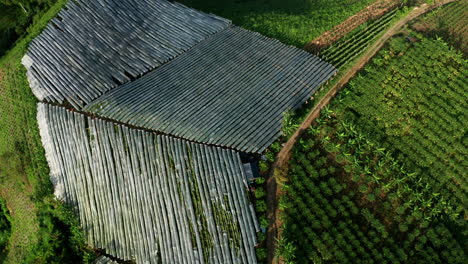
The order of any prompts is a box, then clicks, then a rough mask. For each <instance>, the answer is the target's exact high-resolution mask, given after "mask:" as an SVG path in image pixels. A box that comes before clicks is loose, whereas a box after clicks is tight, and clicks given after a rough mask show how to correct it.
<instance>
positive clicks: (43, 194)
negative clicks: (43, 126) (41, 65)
mask: <svg viewBox="0 0 468 264" xmlns="http://www.w3.org/2000/svg"><path fill="white" fill-rule="evenodd" d="M65 3H66V1H64V0H61V1H58V2H57V3H56V4H54V5H53V6H52V8H51V9H50V10H49V11H47V12H45V13H44V15H43V16H42V17H41V18H40V19H38V20H37V22H36V23H35V24H33V25H32V26H31V27H29V28H28V29H27V32H28V33H27V35H26V36H24V37H23V38H22V39H20V40H18V41H17V43H16V45H15V46H14V47H13V48H12V49H11V50H10V51H8V52H7V53H6V55H5V56H4V57H2V58H1V59H0V168H1V170H0V179H1V180H0V195H1V196H2V198H4V199H5V203H6V206H7V207H8V209H9V211H10V213H11V238H10V240H9V242H8V246H7V250H8V254H7V255H6V257H5V263H76V262H81V261H80V260H84V261H87V260H88V259H90V258H91V257H90V255H91V254H90V253H89V252H88V251H87V250H86V248H85V246H84V242H85V239H84V235H83V233H82V231H81V230H80V228H79V223H78V220H77V218H76V217H75V215H74V214H73V213H72V211H71V210H70V208H68V207H67V206H65V205H63V204H62V203H61V202H59V201H56V200H55V199H54V196H53V187H52V184H51V183H50V181H49V169H48V165H47V162H46V159H45V153H44V150H43V148H42V144H41V140H40V136H39V131H38V126H37V122H36V103H37V101H36V98H35V97H34V95H33V94H32V92H31V91H30V88H29V84H28V82H27V79H26V69H25V68H24V67H23V66H22V65H21V58H22V57H23V55H24V54H25V52H26V50H27V46H28V44H29V42H30V41H31V40H32V39H33V38H34V37H36V36H37V35H38V34H39V33H40V32H41V30H42V29H43V28H44V27H45V26H46V24H47V22H48V21H49V20H50V19H51V18H52V17H54V16H55V14H56V13H57V12H58V11H59V10H60V9H61V7H62V6H63V5H64V4H65Z"/></svg>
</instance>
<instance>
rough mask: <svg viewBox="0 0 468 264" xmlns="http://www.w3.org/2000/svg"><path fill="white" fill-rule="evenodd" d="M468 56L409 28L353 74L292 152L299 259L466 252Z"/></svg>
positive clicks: (293, 229) (291, 251)
mask: <svg viewBox="0 0 468 264" xmlns="http://www.w3.org/2000/svg"><path fill="white" fill-rule="evenodd" d="M466 66H467V65H466V61H464V60H463V59H462V55H461V54H460V53H459V52H457V51H455V50H453V49H452V48H450V47H449V46H448V45H447V44H445V43H444V42H443V41H442V40H433V39H425V38H422V37H420V38H419V39H418V42H416V43H411V42H407V41H406V40H405V38H403V37H400V38H395V39H393V40H392V41H391V42H390V44H389V46H388V48H386V49H384V50H382V51H381V52H380V53H379V54H378V56H377V57H376V58H374V59H373V61H372V63H371V64H370V65H369V66H367V67H366V68H365V70H364V71H363V72H362V73H361V74H359V75H358V76H357V77H356V78H355V79H354V80H353V81H351V82H350V84H349V85H348V86H347V87H346V88H345V89H344V91H343V92H342V93H341V95H340V96H339V97H338V98H337V99H336V100H334V102H333V104H332V106H331V108H330V109H331V110H330V109H326V110H325V111H324V113H323V116H322V118H321V119H320V120H318V121H317V123H316V124H314V125H313V126H312V127H311V128H310V130H309V131H308V133H307V135H306V136H305V137H304V138H302V139H301V140H300V142H299V143H298V146H296V148H295V150H294V154H293V158H292V160H291V161H290V172H289V183H287V185H286V186H285V187H284V188H285V190H286V192H287V195H286V196H284V197H283V198H282V201H281V203H280V207H281V208H282V209H283V210H284V213H283V218H284V219H283V220H284V222H285V226H284V233H283V237H284V240H282V241H281V243H280V244H281V247H280V250H279V253H280V254H281V255H282V256H283V257H284V258H285V259H286V260H287V261H291V262H295V263H307V262H309V261H314V262H315V263H336V262H338V263H364V262H366V263H464V260H465V259H466V256H465V250H464V247H465V244H466V237H467V231H466V230H467V228H466V227H467V226H466V220H465V216H466V205H465V202H464V201H466V191H467V189H466V187H467V186H466V176H467V175H466V171H464V170H463V168H466V167H467V162H466V160H465V159H464V154H466V153H467V142H466V132H467V131H466V127H467V124H466V122H467V120H468V118H467V116H466V115H467V113H466V111H463V109H464V106H466V103H467V101H466V100H467V97H466V92H465V91H464V90H463V89H464V88H465V87H466V81H465V80H466V76H467V72H466V70H467V67H466ZM304 241H308V242H304Z"/></svg>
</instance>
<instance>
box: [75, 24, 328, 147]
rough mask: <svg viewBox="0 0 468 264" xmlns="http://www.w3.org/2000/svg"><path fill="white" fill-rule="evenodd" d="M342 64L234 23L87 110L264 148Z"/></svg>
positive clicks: (213, 141)
mask: <svg viewBox="0 0 468 264" xmlns="http://www.w3.org/2000/svg"><path fill="white" fill-rule="evenodd" d="M335 71H336V69H335V68H334V67H333V66H332V65H330V64H328V63H327V62H325V61H323V60H321V59H319V58H318V57H316V56H314V55H312V54H310V53H307V52H306V51H304V50H300V49H297V48H294V47H291V46H287V45H284V44H282V43H280V42H279V41H278V40H275V39H271V38H267V37H265V36H262V35H260V34H259V33H256V32H251V31H248V30H245V29H242V28H240V27H236V26H231V27H229V28H227V29H225V30H223V31H221V32H218V33H216V34H214V35H212V36H211V37H210V38H208V39H206V40H205V41H203V42H201V43H200V44H198V45H196V46H195V47H193V48H192V49H190V50H189V51H187V52H185V53H184V54H182V55H180V56H178V57H177V58H175V59H174V60H172V61H171V62H169V63H167V64H165V65H163V66H161V67H159V68H157V69H155V70H154V71H152V72H149V73H148V74H146V75H144V76H143V77H141V78H139V79H137V80H135V81H133V82H130V83H127V84H124V85H122V86H119V87H117V88H115V89H113V90H112V91H110V92H108V93H106V94H105V95H103V96H102V97H100V98H98V99H97V100H95V101H93V102H92V103H91V104H89V105H87V106H86V107H85V108H84V110H85V111H88V112H93V113H95V114H97V115H99V116H102V117H106V118H111V119H114V120H118V121H120V122H124V123H128V124H131V125H134V126H137V127H143V128H146V129H151V130H155V131H159V132H163V133H166V134H170V135H175V136H177V137H181V138H184V139H189V140H192V141H196V142H201V143H206V144H210V145H216V146H225V147H230V148H234V149H236V150H239V151H243V152H249V153H261V152H263V151H264V150H265V149H266V148H267V147H268V146H269V145H270V144H271V143H273V142H274V141H275V140H276V138H277V137H278V136H279V135H280V134H281V127H282V120H283V114H284V113H285V112H286V111H288V110H289V109H295V108H298V107H299V106H301V105H302V104H303V103H304V102H305V101H306V100H307V99H309V98H310V97H311V96H312V95H313V94H314V92H315V91H316V90H317V89H318V87H319V86H320V85H321V84H322V83H324V82H325V81H326V80H328V79H329V78H330V77H331V76H332V75H333V74H334V73H335Z"/></svg>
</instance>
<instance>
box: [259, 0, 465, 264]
mask: <svg viewBox="0 0 468 264" xmlns="http://www.w3.org/2000/svg"><path fill="white" fill-rule="evenodd" d="M455 1H457V0H444V1H437V3H436V4H435V5H432V6H429V5H427V4H423V5H422V6H420V7H416V8H414V9H413V10H412V11H411V12H409V13H408V14H407V15H406V16H405V17H403V18H401V19H400V20H399V21H398V22H396V23H395V24H394V25H392V26H391V27H390V28H389V29H388V30H387V32H386V33H385V34H384V35H383V36H382V37H380V38H379V39H378V40H377V41H376V42H375V43H374V44H373V45H372V46H371V47H370V48H369V50H368V51H367V52H366V53H365V54H364V55H362V56H361V57H360V59H359V60H358V61H357V62H356V64H355V65H354V66H353V67H352V68H351V69H349V70H348V71H347V72H346V73H345V74H344V75H342V76H341V77H340V80H338V82H337V83H336V84H335V85H334V86H333V87H332V88H331V89H330V90H329V91H328V92H327V94H326V95H325V96H324V97H323V98H322V99H321V100H320V101H319V102H318V104H317V105H316V106H315V107H314V108H312V110H311V111H310V112H309V114H308V115H307V117H306V118H305V120H304V121H303V122H302V124H301V126H300V127H299V128H298V129H297V130H296V132H295V133H294V134H293V135H292V136H291V138H289V140H288V141H287V142H286V143H285V144H284V145H283V148H282V149H281V151H280V152H279V153H278V155H277V157H276V161H275V163H274V164H273V166H272V168H271V170H270V175H269V178H268V180H267V201H268V202H267V209H268V210H267V216H268V218H269V219H270V226H269V228H268V231H267V250H268V262H267V263H272V264H274V263H283V262H282V261H281V259H278V258H277V257H276V256H275V249H276V241H277V239H278V238H280V237H281V230H280V229H279V227H280V226H281V225H282V223H281V221H280V219H279V217H278V215H279V209H278V197H280V196H281V189H280V188H277V187H278V184H277V181H280V180H279V179H277V177H276V176H278V175H284V174H285V170H286V168H287V162H288V160H289V157H290V155H291V150H292V148H293V146H294V144H295V143H296V141H297V140H298V139H299V138H300V136H301V135H302V134H303V133H304V131H305V130H306V129H307V128H308V127H310V125H311V124H312V122H313V121H314V120H315V119H316V118H317V117H319V115H320V111H321V110H322V109H323V108H324V107H325V106H326V105H328V103H330V101H331V99H332V98H333V97H334V96H335V95H336V94H337V92H338V91H339V90H340V89H341V88H343V87H344V86H345V85H346V84H347V83H348V82H349V80H351V78H353V77H354V76H355V75H356V73H357V72H359V71H360V70H361V69H362V68H363V67H364V66H365V65H366V64H367V63H368V62H369V60H370V59H371V58H372V57H374V55H375V54H376V53H377V52H378V51H379V50H380V49H381V48H382V47H383V46H384V44H385V43H386V42H387V40H389V39H390V38H391V37H392V36H394V35H395V34H397V33H398V32H399V31H400V30H401V29H402V27H403V26H404V25H405V24H406V23H408V22H409V21H411V20H413V19H415V18H416V17H418V16H420V15H423V14H425V13H426V12H428V11H430V10H432V9H434V8H437V7H439V6H442V5H445V4H448V3H451V2H455Z"/></svg>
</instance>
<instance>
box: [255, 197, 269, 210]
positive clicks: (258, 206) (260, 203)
mask: <svg viewBox="0 0 468 264" xmlns="http://www.w3.org/2000/svg"><path fill="white" fill-rule="evenodd" d="M255 208H256V209H257V212H259V213H264V212H266V210H267V206H266V203H265V201H263V200H260V201H257V203H256V205H255Z"/></svg>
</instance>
